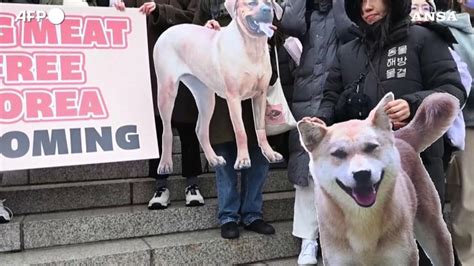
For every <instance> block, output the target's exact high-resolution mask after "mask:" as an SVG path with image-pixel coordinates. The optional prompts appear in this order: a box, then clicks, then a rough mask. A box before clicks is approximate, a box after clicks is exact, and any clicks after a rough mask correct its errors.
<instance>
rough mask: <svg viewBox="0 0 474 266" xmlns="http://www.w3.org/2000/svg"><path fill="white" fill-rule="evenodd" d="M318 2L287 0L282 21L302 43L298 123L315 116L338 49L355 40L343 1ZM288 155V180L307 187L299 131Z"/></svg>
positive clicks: (306, 158) (296, 90)
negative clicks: (315, 4) (346, 42)
mask: <svg viewBox="0 0 474 266" xmlns="http://www.w3.org/2000/svg"><path fill="white" fill-rule="evenodd" d="M315 2H319V3H317V5H318V6H311V5H312V4H314V3H313V2H311V1H307V0H290V1H287V5H286V6H285V7H284V14H283V18H282V21H281V26H282V30H283V31H284V32H285V33H287V34H289V35H292V36H295V37H298V38H299V39H300V40H301V42H302V44H303V53H302V55H301V60H300V66H299V67H298V68H297V69H296V71H295V85H294V92H293V97H292V105H291V109H292V113H293V115H294V117H295V119H296V120H300V119H301V118H303V117H305V116H315V115H316V112H317V110H318V107H319V103H320V101H321V99H322V97H323V88H324V84H325V82H326V77H327V75H328V71H329V67H330V66H331V63H332V61H333V59H334V57H335V55H336V50H337V48H338V47H339V46H340V45H341V44H342V43H343V42H344V41H347V40H351V39H352V38H354V36H353V35H351V34H350V32H349V28H350V27H352V22H351V21H350V20H349V18H348V17H347V16H346V15H345V12H344V0H335V1H332V0H319V1H315ZM289 152H290V159H289V162H288V177H289V180H290V181H291V182H292V183H294V184H296V185H300V186H307V184H308V177H309V169H308V163H309V156H308V154H307V152H306V151H305V150H304V149H303V148H302V147H301V143H300V141H299V137H298V131H297V130H296V129H295V130H292V131H291V132H290V139H289Z"/></svg>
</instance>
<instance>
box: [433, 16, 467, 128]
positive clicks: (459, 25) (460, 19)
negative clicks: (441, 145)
mask: <svg viewBox="0 0 474 266" xmlns="http://www.w3.org/2000/svg"><path fill="white" fill-rule="evenodd" d="M439 23H440V24H443V25H446V26H448V27H449V28H450V30H451V32H452V33H453V35H454V37H455V38H456V40H457V44H454V50H455V51H456V52H457V53H458V54H459V56H460V57H461V60H462V61H463V62H465V63H466V64H467V67H468V69H469V72H470V74H471V76H473V77H474V29H473V27H472V25H471V21H470V17H469V14H468V13H462V14H457V15H456V20H455V21H440V22H439ZM472 88H474V81H473V82H472V86H471V91H472ZM463 115H464V121H465V123H466V126H467V127H474V93H472V92H471V94H469V97H468V99H467V102H466V106H465V107H464V109H463Z"/></svg>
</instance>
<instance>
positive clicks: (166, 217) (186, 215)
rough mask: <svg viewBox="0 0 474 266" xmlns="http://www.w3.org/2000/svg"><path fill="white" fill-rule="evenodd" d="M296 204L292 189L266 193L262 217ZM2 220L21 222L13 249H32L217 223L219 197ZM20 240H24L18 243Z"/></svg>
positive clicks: (279, 216) (277, 215)
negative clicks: (200, 203) (196, 203)
mask: <svg viewBox="0 0 474 266" xmlns="http://www.w3.org/2000/svg"><path fill="white" fill-rule="evenodd" d="M293 204H294V192H279V193H268V194H265V195H264V206H263V215H264V218H265V219H266V220H267V221H281V220H290V219H292V218H293V213H292V212H291V211H288V210H292V208H293ZM3 226H4V225H0V232H2V231H5V232H7V231H8V230H11V229H10V228H9V227H15V228H17V229H16V230H14V231H12V232H9V234H10V235H11V236H10V237H9V238H11V239H13V240H14V241H15V242H14V244H15V245H13V244H9V245H8V246H10V247H11V248H10V249H9V250H18V249H19V247H20V246H21V247H23V248H24V249H34V248H42V247H50V246H58V245H71V244H79V243H89V242H96V241H103V240H114V239H124V238H137V237H143V236H152V235H162V234H169V233H176V232H186V231H195V230H203V229H209V228H215V227H218V221H217V199H208V200H206V205H204V206H201V207H193V208H190V207H185V204H184V202H174V203H173V205H171V206H170V207H169V208H168V209H165V210H156V211H150V210H148V209H147V207H146V206H126V207H118V208H102V209H94V210H84V211H69V212H57V213H49V214H33V215H26V216H25V217H24V218H23V219H22V220H19V221H15V222H13V223H11V224H9V225H7V226H8V227H7V228H5V229H3V228H2V227H3ZM7 236H8V235H7ZM20 236H21V239H20ZM15 237H16V238H15ZM7 239H8V238H7ZM19 240H21V241H22V242H21V243H18V241H19ZM0 243H1V242H0ZM6 246H7V245H6ZM5 251H7V250H6V249H5Z"/></svg>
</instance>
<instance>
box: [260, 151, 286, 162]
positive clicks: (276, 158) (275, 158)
mask: <svg viewBox="0 0 474 266" xmlns="http://www.w3.org/2000/svg"><path fill="white" fill-rule="evenodd" d="M263 156H265V158H267V160H268V162H269V163H279V162H282V161H283V156H282V155H281V154H280V153H278V152H276V151H272V152H270V153H267V154H265V153H263Z"/></svg>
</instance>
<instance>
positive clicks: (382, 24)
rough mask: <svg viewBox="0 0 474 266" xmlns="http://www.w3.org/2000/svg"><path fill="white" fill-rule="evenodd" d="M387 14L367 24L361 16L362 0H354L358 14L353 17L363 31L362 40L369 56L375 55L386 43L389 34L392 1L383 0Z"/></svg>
mask: <svg viewBox="0 0 474 266" xmlns="http://www.w3.org/2000/svg"><path fill="white" fill-rule="evenodd" d="M383 2H384V4H385V6H386V10H387V14H386V16H385V17H384V18H382V19H381V20H379V21H377V22H375V23H373V24H371V25H369V24H367V23H366V22H365V21H364V19H363V18H362V0H360V1H354V4H355V7H354V8H355V10H358V11H359V12H358V15H357V17H356V18H355V21H356V23H357V24H358V25H359V27H360V28H361V29H362V31H363V32H364V37H363V38H362V42H364V44H365V45H366V47H367V52H368V54H369V56H370V57H373V56H375V53H376V51H378V50H381V49H382V48H383V47H384V45H385V44H386V43H387V40H388V36H389V34H390V30H391V25H392V24H393V22H392V2H391V1H390V0H383Z"/></svg>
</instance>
